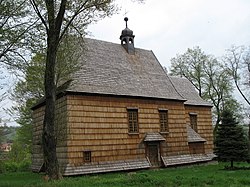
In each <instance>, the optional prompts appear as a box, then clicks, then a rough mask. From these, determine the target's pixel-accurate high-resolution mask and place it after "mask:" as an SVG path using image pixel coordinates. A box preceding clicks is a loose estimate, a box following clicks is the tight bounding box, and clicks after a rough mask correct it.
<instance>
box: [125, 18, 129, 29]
mask: <svg viewBox="0 0 250 187" xmlns="http://www.w3.org/2000/svg"><path fill="white" fill-rule="evenodd" d="M124 21H126V28H128V18H127V17H125V18H124Z"/></svg>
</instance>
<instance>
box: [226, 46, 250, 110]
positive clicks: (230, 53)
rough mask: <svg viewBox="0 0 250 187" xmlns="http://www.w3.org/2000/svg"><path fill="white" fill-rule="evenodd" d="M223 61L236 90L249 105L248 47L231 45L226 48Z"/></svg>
mask: <svg viewBox="0 0 250 187" xmlns="http://www.w3.org/2000/svg"><path fill="white" fill-rule="evenodd" d="M224 62H225V63H226V67H227V71H228V72H229V74H230V75H231V77H232V79H233V80H234V83H235V86H236V88H237V90H238V91H239V93H240V94H241V96H242V97H243V99H244V100H245V101H246V103H247V104H248V106H250V91H249V90H250V48H248V49H247V48H245V47H244V46H238V47H236V46H232V47H231V49H228V50H227V54H226V55H225V56H224Z"/></svg>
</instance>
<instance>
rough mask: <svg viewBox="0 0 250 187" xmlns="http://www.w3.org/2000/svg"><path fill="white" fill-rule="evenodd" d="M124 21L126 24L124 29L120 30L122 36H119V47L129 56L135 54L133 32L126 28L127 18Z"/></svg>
mask: <svg viewBox="0 0 250 187" xmlns="http://www.w3.org/2000/svg"><path fill="white" fill-rule="evenodd" d="M124 21H125V22H126V28H125V29H123V30H122V34H121V36H120V40H121V45H122V46H123V47H124V48H125V49H126V51H127V52H128V53H129V54H133V55H134V54H135V47H134V37H135V35H133V31H132V30H130V29H129V28H128V23H127V22H128V18H127V17H125V18H124Z"/></svg>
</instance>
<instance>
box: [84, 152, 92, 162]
mask: <svg viewBox="0 0 250 187" xmlns="http://www.w3.org/2000/svg"><path fill="white" fill-rule="evenodd" d="M83 161H84V162H91V151H84V152H83Z"/></svg>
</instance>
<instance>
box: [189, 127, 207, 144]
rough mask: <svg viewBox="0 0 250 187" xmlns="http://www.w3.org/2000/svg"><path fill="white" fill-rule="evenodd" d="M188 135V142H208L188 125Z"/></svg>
mask: <svg viewBox="0 0 250 187" xmlns="http://www.w3.org/2000/svg"><path fill="white" fill-rule="evenodd" d="M187 135H188V142H189V143H192V142H206V140H205V139H204V138H202V137H201V136H200V135H199V134H198V133H197V132H195V131H194V129H192V128H191V127H190V126H189V125H187Z"/></svg>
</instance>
